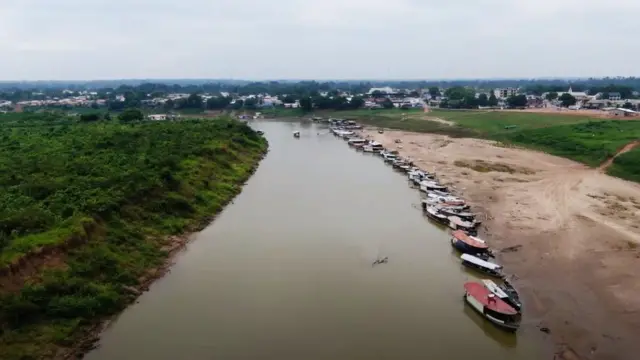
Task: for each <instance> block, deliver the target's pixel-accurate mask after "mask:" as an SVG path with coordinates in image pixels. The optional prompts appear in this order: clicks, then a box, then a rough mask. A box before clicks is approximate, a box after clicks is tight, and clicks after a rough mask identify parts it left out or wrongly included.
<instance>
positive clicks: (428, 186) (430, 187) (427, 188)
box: [420, 181, 447, 193]
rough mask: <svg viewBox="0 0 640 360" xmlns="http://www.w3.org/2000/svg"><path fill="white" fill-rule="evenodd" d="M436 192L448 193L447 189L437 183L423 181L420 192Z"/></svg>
mask: <svg viewBox="0 0 640 360" xmlns="http://www.w3.org/2000/svg"><path fill="white" fill-rule="evenodd" d="M434 190H439V191H447V187H446V186H443V185H440V184H438V183H437V182H435V181H423V182H421V183H420V191H422V192H425V193H428V192H431V191H434Z"/></svg>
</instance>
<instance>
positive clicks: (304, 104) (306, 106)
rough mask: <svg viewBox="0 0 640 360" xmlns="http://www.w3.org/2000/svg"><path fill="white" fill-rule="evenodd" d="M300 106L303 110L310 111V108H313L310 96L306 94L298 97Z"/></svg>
mask: <svg viewBox="0 0 640 360" xmlns="http://www.w3.org/2000/svg"><path fill="white" fill-rule="evenodd" d="M300 108H301V109H302V111H304V112H310V111H311V110H313V102H311V98H310V97H308V96H305V97H303V98H302V99H300Z"/></svg>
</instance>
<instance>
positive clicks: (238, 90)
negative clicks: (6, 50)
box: [0, 77, 640, 106]
mask: <svg viewBox="0 0 640 360" xmlns="http://www.w3.org/2000/svg"><path fill="white" fill-rule="evenodd" d="M383 86H390V87H393V88H398V89H410V90H411V89H413V90H417V89H427V88H430V87H431V88H434V87H436V88H437V87H439V88H443V89H447V88H451V87H469V88H474V89H480V90H484V91H488V90H490V89H494V88H505V87H514V88H522V89H525V90H526V91H527V92H528V93H531V94H535V95H541V94H542V93H545V92H552V91H555V92H560V91H566V90H567V89H568V88H569V87H570V86H571V87H572V88H573V90H574V91H589V93H592V94H595V93H598V92H604V93H609V92H619V93H621V95H622V97H623V98H630V97H632V92H633V91H634V90H640V78H636V77H605V78H589V79H571V80H567V79H499V80H486V79H485V80H482V79H480V80H438V81H373V80H372V81H326V82H317V81H299V82H297V81H262V82H248V81H231V80H157V81H155V82H143V81H140V80H120V81H115V80H114V81H93V82H81V83H73V82H20V83H16V82H13V83H11V82H5V83H0V99H6V100H11V101H20V100H32V99H44V98H45V97H46V96H57V97H61V96H63V95H64V94H63V93H62V91H63V90H64V89H69V90H72V91H75V92H80V91H83V90H89V91H95V92H97V96H98V97H99V98H100V99H109V98H112V97H113V96H115V95H116V94H118V95H124V94H127V93H130V94H135V98H137V99H138V100H142V99H145V98H149V97H150V98H152V97H154V96H161V95H164V94H168V93H186V94H192V93H195V94H201V93H211V94H217V93H220V92H229V93H233V94H237V95H250V94H264V93H268V94H271V95H286V94H293V95H297V96H299V97H308V96H310V97H313V96H317V94H318V93H321V92H329V91H335V90H342V91H348V92H350V93H355V94H361V93H365V92H367V91H368V90H369V89H370V88H372V87H383ZM129 97H132V96H131V95H130V96H129ZM133 105H134V106H135V104H133Z"/></svg>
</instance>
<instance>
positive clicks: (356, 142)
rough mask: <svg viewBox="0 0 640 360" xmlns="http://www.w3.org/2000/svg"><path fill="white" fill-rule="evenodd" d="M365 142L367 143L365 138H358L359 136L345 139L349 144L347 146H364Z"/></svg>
mask: <svg viewBox="0 0 640 360" xmlns="http://www.w3.org/2000/svg"><path fill="white" fill-rule="evenodd" d="M366 143H367V140H365V139H360V138H351V139H349V140H348V141H347V144H349V146H355V147H360V146H364V144H366Z"/></svg>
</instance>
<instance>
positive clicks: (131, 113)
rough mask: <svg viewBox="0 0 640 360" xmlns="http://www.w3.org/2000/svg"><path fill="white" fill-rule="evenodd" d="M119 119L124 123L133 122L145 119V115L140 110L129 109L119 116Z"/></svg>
mask: <svg viewBox="0 0 640 360" xmlns="http://www.w3.org/2000/svg"><path fill="white" fill-rule="evenodd" d="M118 119H120V121H122V122H133V121H140V120H143V119H144V114H143V113H142V111H140V110H138V109H127V110H125V111H123V112H122V113H120V115H118Z"/></svg>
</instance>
